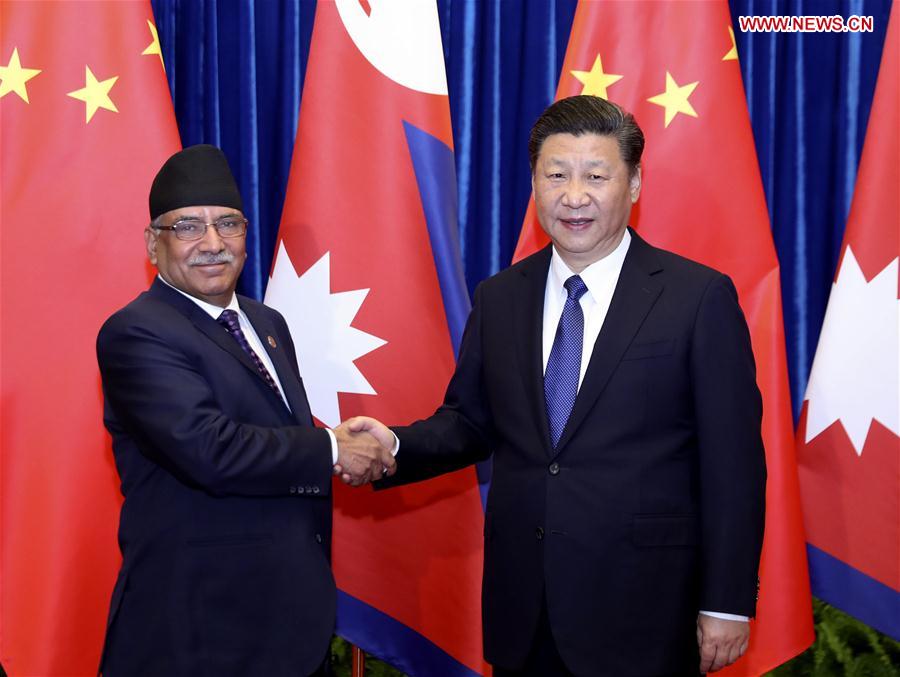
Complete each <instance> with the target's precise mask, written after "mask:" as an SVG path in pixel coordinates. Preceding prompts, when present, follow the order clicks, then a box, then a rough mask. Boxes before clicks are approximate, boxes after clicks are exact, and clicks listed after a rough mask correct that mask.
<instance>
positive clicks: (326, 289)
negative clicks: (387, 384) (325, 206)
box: [266, 242, 387, 428]
mask: <svg viewBox="0 0 900 677" xmlns="http://www.w3.org/2000/svg"><path fill="white" fill-rule="evenodd" d="M368 293H369V290H368V289H356V290H354V291H345V292H338V293H335V294H332V293H331V265H330V259H329V254H328V252H326V253H325V255H324V256H322V258H320V259H319V260H318V261H316V262H315V263H314V264H313V265H312V266H310V268H309V269H308V270H307V271H306V272H305V273H303V274H302V275H297V272H296V270H295V268H294V264H293V263H291V259H290V257H289V256H288V253H287V250H286V249H285V248H284V242H282V243H280V244H279V246H278V255H277V257H276V258H275V267H274V269H273V271H272V277H271V278H270V279H269V286H268V287H267V288H266V304H267V305H269V306H271V307H272V308H275V309H276V310H278V311H279V312H280V313H281V314H282V315H284V318H285V320H286V321H287V323H288V327H289V328H290V330H291V337H292V338H293V339H294V346H295V348H296V349H297V362H298V365H299V367H300V376H301V377H302V378H303V385H304V386H305V388H306V395H307V397H308V398H309V406H310V409H312V413H313V416H315V417H316V418H317V419H319V420H320V421H322V423H324V424H325V425H327V426H329V427H332V428H333V427H334V426H336V425H338V424H339V423H340V422H341V411H340V407H339V406H338V393H339V392H341V393H361V394H364V395H374V394H375V390H374V389H373V388H372V386H371V384H370V383H369V382H368V381H367V380H366V377H365V376H363V373H362V372H361V371H360V370H359V369H358V368H357V366H356V365H355V364H354V363H353V361H354V360H355V359H357V358H358V357H361V356H363V355H365V354H366V353H370V352H372V351H373V350H375V349H376V348H380V347H381V346H383V345H385V343H387V341H384V340H383V339H380V338H378V337H377V336H373V335H371V334H367V333H366V332H364V331H362V330H360V329H357V328H356V327H352V326H351V325H350V323H351V322H352V321H353V318H354V317H356V313H357V312H359V309H360V307H361V306H362V304H363V301H364V300H365V298H366V295H367V294H368Z"/></svg>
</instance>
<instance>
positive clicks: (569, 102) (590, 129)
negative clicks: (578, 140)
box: [528, 94, 644, 174]
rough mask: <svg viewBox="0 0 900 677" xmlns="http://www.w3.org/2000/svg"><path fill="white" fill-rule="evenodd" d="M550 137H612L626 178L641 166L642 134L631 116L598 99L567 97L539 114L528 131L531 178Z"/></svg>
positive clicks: (614, 105) (620, 108) (610, 103)
mask: <svg viewBox="0 0 900 677" xmlns="http://www.w3.org/2000/svg"><path fill="white" fill-rule="evenodd" d="M552 134H573V135H574V136H581V135H582V134H599V135H600V136H612V137H615V139H616V141H618V143H619V152H620V153H621V154H622V160H624V161H625V164H626V165H628V172H629V174H634V172H635V171H636V170H637V168H638V167H639V166H640V164H641V155H642V154H643V152H644V132H642V131H641V128H640V127H639V126H638V123H637V122H636V121H635V119H634V116H633V115H632V114H631V113H629V112H628V111H626V110H624V109H623V108H622V107H621V106H619V105H617V104H614V103H613V102H612V101H607V100H606V99H602V98H600V97H599V96H592V95H588V94H582V95H579V96H570V97H568V98H566V99H560V100H559V101H557V102H556V103H554V104H552V105H551V106H550V107H549V108H547V110H545V111H544V112H543V113H541V116H540V117H539V118H538V119H537V121H536V122H535V123H534V126H533V127H532V128H531V136H530V137H529V139H528V161H529V162H530V163H531V172H532V174H533V173H534V169H535V166H537V159H538V155H539V154H540V152H541V146H543V145H544V141H546V140H547V137H548V136H551V135H552Z"/></svg>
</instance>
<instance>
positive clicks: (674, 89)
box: [647, 71, 700, 127]
mask: <svg viewBox="0 0 900 677" xmlns="http://www.w3.org/2000/svg"><path fill="white" fill-rule="evenodd" d="M699 84H700V81H699V80H698V81H697V82H692V83H691V84H689V85H683V86H679V85H678V83H677V82H675V78H673V77H672V74H671V73H669V71H666V91H665V92H663V93H662V94H657V95H656V96H651V97H650V98H649V99H647V101H649V102H650V103H655V104H656V105H657V106H662V107H663V108H665V109H666V124H665V126H666V127H668V126H669V123H670V122H672V120H673V119H674V118H675V116H676V115H678V114H679V113H684V114H685V115H690V116H691V117H697V111H695V110H694V107H693V106H692V105H691V102H690V101H688V97H689V96H690V95H691V94H692V93H693V91H694V89H696V87H697V85H699Z"/></svg>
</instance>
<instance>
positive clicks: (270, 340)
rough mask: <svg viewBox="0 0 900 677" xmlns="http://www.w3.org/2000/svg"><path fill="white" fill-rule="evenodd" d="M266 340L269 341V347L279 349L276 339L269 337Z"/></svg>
mask: <svg viewBox="0 0 900 677" xmlns="http://www.w3.org/2000/svg"><path fill="white" fill-rule="evenodd" d="M266 339H267V340H268V341H269V345H270V346H272V347H273V348H277V347H278V344H277V343H275V339H273V338H272V337H271V336H267V337H266Z"/></svg>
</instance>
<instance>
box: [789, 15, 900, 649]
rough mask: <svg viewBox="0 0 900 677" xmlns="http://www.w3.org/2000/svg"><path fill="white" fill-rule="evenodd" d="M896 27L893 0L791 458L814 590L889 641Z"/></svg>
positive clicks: (892, 616)
mask: <svg viewBox="0 0 900 677" xmlns="http://www.w3.org/2000/svg"><path fill="white" fill-rule="evenodd" d="M898 32H900V26H898V24H897V8H896V6H895V7H894V8H893V9H892V10H891V17H890V23H889V24H888V30H887V37H886V38H885V43H884V53H883V56H882V61H881V70H880V71H879V73H878V84H877V86H876V89H875V98H874V101H873V103H872V113H871V116H870V118H869V126H868V130H867V132H866V142H865V146H864V148H863V154H862V160H861V162H860V168H859V175H858V177H857V181H856V193H855V194H854V196H853V204H852V205H851V208H850V218H849V220H848V222H847V230H846V231H845V233H844V243H843V246H842V248H841V255H840V260H839V262H838V267H837V273H836V275H835V280H834V284H833V286H832V288H831V296H830V297H829V299H828V307H827V309H826V311H825V321H824V324H823V326H822V333H821V335H820V337H819V346H818V348H817V350H816V357H815V360H814V361H813V366H812V372H811V374H810V377H809V385H808V387H807V390H806V398H805V402H804V407H803V409H802V411H801V414H800V425H799V427H798V430H797V458H798V460H799V462H800V488H801V495H802V498H803V517H804V523H805V527H806V539H807V549H808V553H809V569H810V577H811V580H812V589H813V593H814V594H815V595H816V596H817V597H819V598H821V599H823V600H825V601H827V602H829V603H830V604H833V605H834V606H836V607H839V608H841V609H843V610H844V611H846V612H847V613H849V614H852V615H854V616H856V617H857V618H859V619H860V620H862V621H864V622H866V623H868V624H869V625H871V626H872V627H874V628H877V629H878V630H881V631H882V632H884V633H886V634H888V635H890V636H892V637H893V638H894V639H898V640H900V529H898V519H900V376H898V374H900V363H898V362H900V301H898V298H897V297H898V282H897V278H898V257H900V237H898V232H897V224H900V198H898V191H897V187H898V186H900V169H898V168H900V134H898V127H897V119H898V115H900V105H898V99H900V86H898V83H900V66H898V57H900V39H898Z"/></svg>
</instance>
